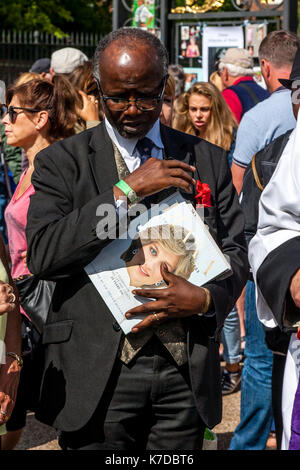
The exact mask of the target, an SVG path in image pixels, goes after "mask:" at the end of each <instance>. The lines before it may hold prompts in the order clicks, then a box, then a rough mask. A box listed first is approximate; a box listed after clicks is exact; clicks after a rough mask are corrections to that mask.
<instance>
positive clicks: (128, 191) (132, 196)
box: [116, 180, 139, 202]
mask: <svg viewBox="0 0 300 470" xmlns="http://www.w3.org/2000/svg"><path fill="white" fill-rule="evenodd" d="M116 186H117V188H119V189H120V190H121V191H122V193H124V194H125V196H126V197H127V198H128V199H129V201H130V202H135V201H137V200H138V199H139V197H138V195H137V194H136V192H135V191H134V190H133V189H132V188H131V187H130V186H129V184H127V183H126V181H124V180H120V181H118V183H116Z"/></svg>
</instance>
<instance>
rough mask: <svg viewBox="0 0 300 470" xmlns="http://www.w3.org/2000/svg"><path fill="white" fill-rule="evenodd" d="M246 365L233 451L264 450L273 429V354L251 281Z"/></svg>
mask: <svg viewBox="0 0 300 470" xmlns="http://www.w3.org/2000/svg"><path fill="white" fill-rule="evenodd" d="M245 330H246V346H245V356H246V358H245V362H244V367H243V372H242V385H241V414H240V424H239V425H238V426H237V428H236V429H235V431H234V435H233V438H232V440H231V443H230V446H229V449H230V450H264V449H265V446H266V442H267V439H268V436H269V433H270V430H271V426H272V419H273V412H272V365H273V353H272V352H271V351H270V350H269V349H268V348H267V346H266V343H265V334H264V330H263V327H262V324H261V323H260V321H259V320H258V317H257V312H256V304H255V285H254V283H253V282H251V281H248V283H247V288H246V300H245Z"/></svg>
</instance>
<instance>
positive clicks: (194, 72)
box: [183, 67, 203, 91]
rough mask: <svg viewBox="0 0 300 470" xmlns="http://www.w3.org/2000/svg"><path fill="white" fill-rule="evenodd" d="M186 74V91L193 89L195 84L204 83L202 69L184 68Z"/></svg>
mask: <svg viewBox="0 0 300 470" xmlns="http://www.w3.org/2000/svg"><path fill="white" fill-rule="evenodd" d="M183 71H184V74H185V85H184V87H185V91H187V90H188V89H189V88H191V86H192V85H194V83H197V82H202V80H203V76H202V69H201V68H196V67H184V68H183Z"/></svg>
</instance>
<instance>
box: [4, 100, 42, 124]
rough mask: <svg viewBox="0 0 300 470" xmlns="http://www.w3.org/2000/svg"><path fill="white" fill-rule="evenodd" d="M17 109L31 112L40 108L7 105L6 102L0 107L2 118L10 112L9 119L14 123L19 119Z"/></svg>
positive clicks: (36, 111) (35, 111)
mask: <svg viewBox="0 0 300 470" xmlns="http://www.w3.org/2000/svg"><path fill="white" fill-rule="evenodd" d="M15 109H21V110H22V111H28V112H29V113H38V112H39V111H40V109H32V108H23V107H21V106H9V107H7V106H5V104H2V105H1V107H0V117H1V119H2V118H3V117H4V116H5V114H8V116H9V120H10V122H11V123H12V124H14V122H15V120H16V119H17V116H18V114H20V113H17V111H15Z"/></svg>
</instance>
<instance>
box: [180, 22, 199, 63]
mask: <svg viewBox="0 0 300 470" xmlns="http://www.w3.org/2000/svg"><path fill="white" fill-rule="evenodd" d="M179 57H180V58H188V59H194V58H195V59H197V58H198V57H201V47H200V26H181V27H180V56H179Z"/></svg>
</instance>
